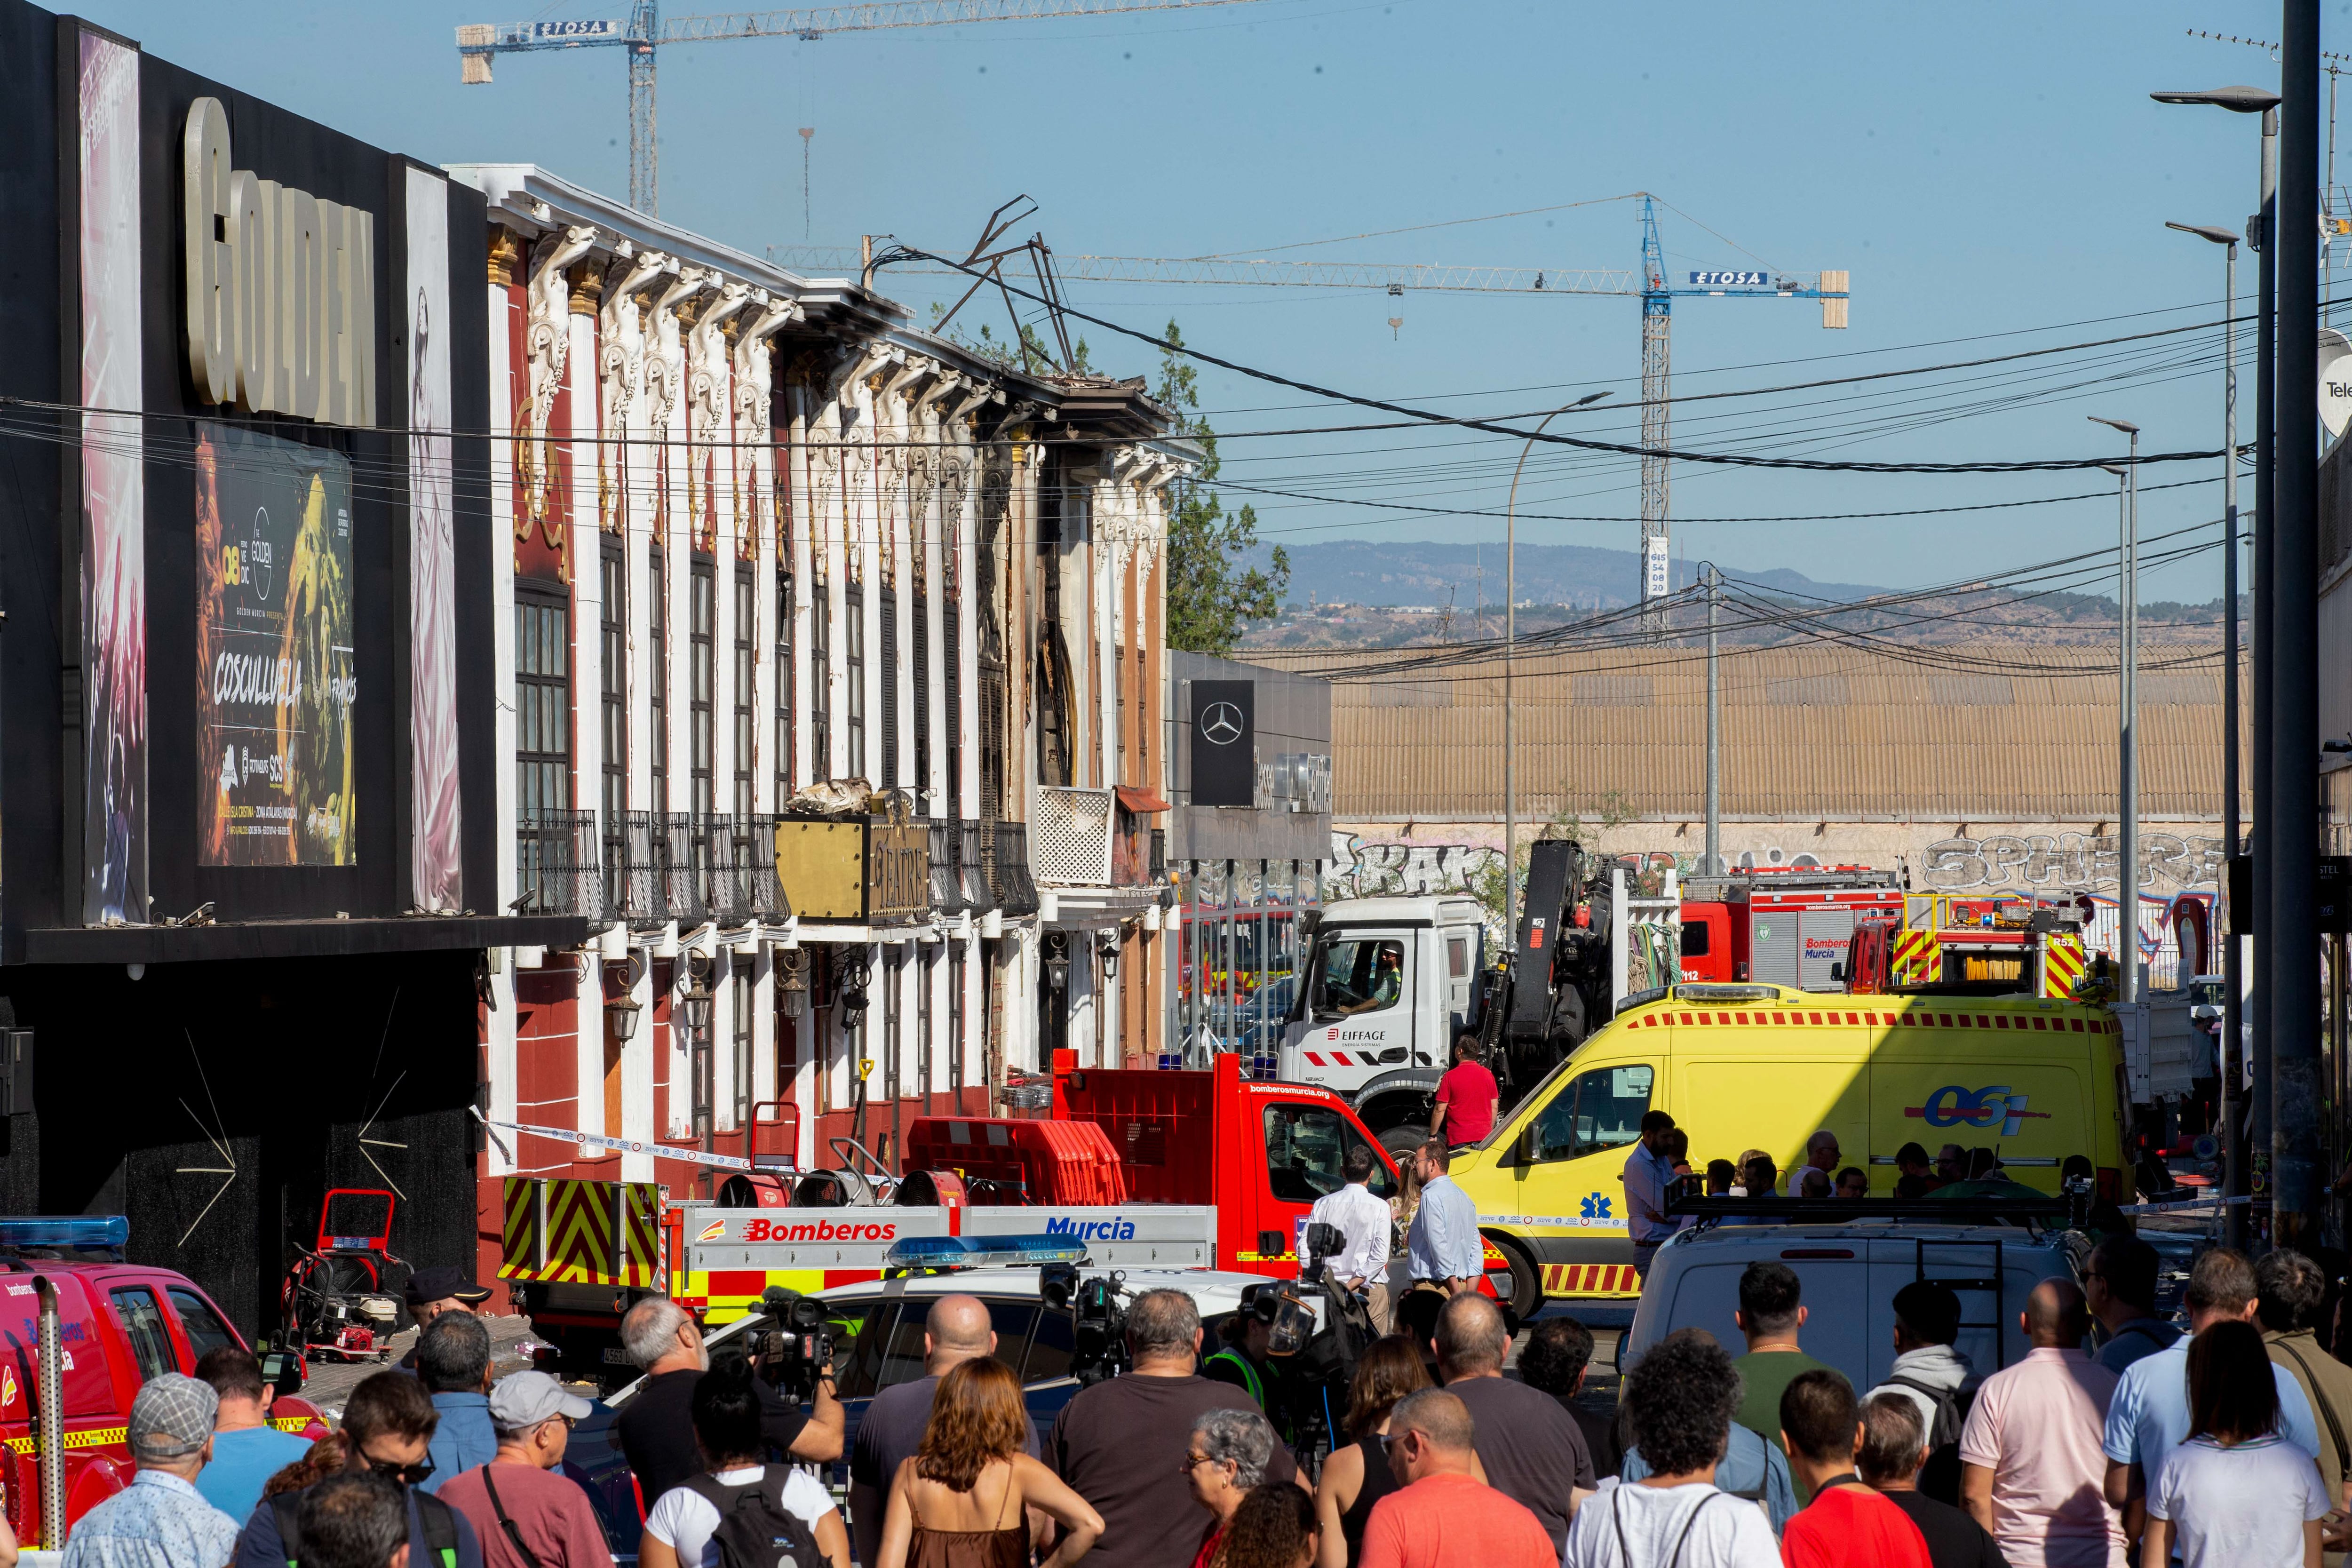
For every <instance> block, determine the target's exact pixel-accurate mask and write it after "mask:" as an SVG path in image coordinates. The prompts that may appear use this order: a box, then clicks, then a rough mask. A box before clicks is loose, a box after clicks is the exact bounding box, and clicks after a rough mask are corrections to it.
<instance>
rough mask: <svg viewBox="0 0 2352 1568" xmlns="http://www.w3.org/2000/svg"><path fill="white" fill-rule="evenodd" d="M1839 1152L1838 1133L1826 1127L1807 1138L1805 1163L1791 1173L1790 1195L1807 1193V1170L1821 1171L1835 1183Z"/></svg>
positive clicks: (1800, 1195)
mask: <svg viewBox="0 0 2352 1568" xmlns="http://www.w3.org/2000/svg"><path fill="white" fill-rule="evenodd" d="M1838 1154H1839V1150H1838V1141H1837V1134H1836V1133H1834V1132H1832V1131H1830V1130H1829V1129H1828V1128H1826V1127H1824V1128H1822V1130H1821V1131H1819V1132H1816V1133H1814V1134H1813V1135H1812V1136H1811V1138H1808V1139H1806V1140H1805V1163H1803V1164H1801V1165H1800V1166H1798V1167H1797V1168H1796V1169H1795V1170H1793V1171H1791V1172H1790V1173H1789V1195H1790V1197H1792V1198H1801V1197H1803V1196H1804V1195H1805V1173H1806V1172H1807V1171H1819V1172H1820V1173H1822V1175H1824V1176H1827V1177H1828V1178H1829V1179H1830V1181H1831V1182H1832V1184H1835V1182H1836V1181H1837V1168H1838Z"/></svg>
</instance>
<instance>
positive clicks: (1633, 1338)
mask: <svg viewBox="0 0 2352 1568" xmlns="http://www.w3.org/2000/svg"><path fill="white" fill-rule="evenodd" d="M2090 1252H2091V1242H2090V1238H2089V1237H2085V1236H2084V1235H2083V1234H2082V1233H2081V1232H2079V1231H2074V1230H2053V1229H2050V1228H2047V1227H2044V1226H2031V1227H2028V1226H2007V1225H1937V1224H1933V1223H1922V1222H1919V1221H1916V1220H1867V1219H1865V1220H1855V1221H1849V1222H1846V1223H1843V1224H1832V1225H1822V1224H1812V1225H1721V1226H1709V1227H1707V1228H1706V1229H1704V1230H1696V1231H1694V1230H1685V1231H1684V1232H1683V1233H1681V1234H1680V1235H1678V1236H1676V1237H1674V1238H1673V1239H1672V1240H1670V1241H1668V1242H1667V1243H1666V1244H1665V1245H1664V1247H1660V1248H1658V1255H1657V1258H1656V1260H1655V1261H1654V1263H1653V1264H1652V1265H1651V1268H1650V1274H1649V1278H1648V1279H1645V1280H1644V1281H1643V1289H1642V1304H1641V1306H1640V1307H1639V1308H1637V1309H1636V1310H1634V1313H1633V1328H1632V1329H1631V1330H1629V1331H1627V1332H1626V1334H1625V1337H1624V1339H1623V1340H1622V1342H1620V1344H1619V1347H1618V1352H1617V1364H1618V1367H1619V1369H1620V1370H1621V1371H1631V1370H1632V1369H1633V1365H1634V1364H1635V1363H1637V1362H1639V1361H1640V1360H1641V1359H1642V1355H1643V1352H1646V1351H1647V1350H1648V1349H1649V1348H1650V1347H1651V1346H1652V1345H1654V1344H1656V1343H1657V1342H1659V1341H1660V1340H1662V1339H1664V1338H1665V1337H1666V1336H1667V1335H1668V1334H1670V1333H1672V1332H1674V1331H1675V1330H1676V1329H1685V1328H1693V1327H1696V1328H1701V1329H1705V1330H1706V1331H1707V1332H1709V1333H1711V1334H1713V1335H1714V1336H1715V1337H1716V1338H1717V1340H1718V1341H1720V1342H1722V1344H1723V1348H1724V1349H1726V1350H1727V1351H1729V1352H1731V1353H1732V1354H1733V1355H1735V1356H1736V1355H1739V1354H1741V1353H1742V1352H1745V1350H1746V1349H1747V1344H1746V1342H1745V1341H1743V1340H1742V1339H1741V1338H1740V1334H1739V1325H1738V1323H1736V1322H1734V1321H1732V1316H1731V1314H1732V1313H1733V1311H1735V1310H1737V1309H1738V1306H1739V1276H1740V1275H1741V1273H1742V1272H1744V1271H1745V1270H1746V1269H1747V1268H1748V1265H1749V1264H1751V1263H1759V1262H1774V1263H1785V1264H1787V1265H1788V1266H1789V1267H1790V1268H1793V1269H1795V1270H1796V1271H1797V1278H1798V1279H1800V1280H1801V1281H1802V1283H1803V1287H1804V1295H1803V1304H1804V1307H1805V1309H1806V1316H1805V1326H1804V1328H1803V1329H1802V1331H1800V1333H1799V1336H1798V1340H1799V1343H1800V1345H1801V1348H1802V1349H1803V1351H1804V1352H1805V1353H1806V1354H1807V1355H1809V1356H1811V1357H1812V1358H1813V1359H1814V1360H1815V1361H1818V1362H1823V1363H1827V1364H1828V1365H1831V1366H1833V1367H1835V1368H1837V1369H1838V1370H1839V1371H1840V1372H1843V1373H1845V1375H1846V1377H1847V1379H1848V1380H1849V1381H1851V1382H1852V1383H1853V1386H1854V1392H1856V1393H1857V1394H1859V1393H1861V1392H1863V1391H1864V1390H1866V1389H1869V1388H1871V1387H1874V1385H1876V1384H1881V1383H1884V1382H1885V1381H1886V1377H1887V1373H1889V1372H1890V1371H1891V1370H1892V1369H1893V1367H1894V1364H1895V1292H1896V1291H1897V1290H1900V1289H1903V1287H1904V1286H1906V1285H1908V1284H1910V1283H1911V1282H1912V1281H1913V1280H1915V1279H1933V1280H1936V1281H1937V1282H1939V1283H1941V1284H1944V1285H1948V1286H1949V1287H1951V1289H1952V1291H1953V1293H1954V1294H1955V1295H1957V1296H1958V1297H1959V1299H1960V1323H1961V1328H1960V1336H1959V1338H1958V1340H1957V1341H1956V1342H1954V1345H1953V1348H1954V1349H1955V1350H1958V1352H1960V1353H1961V1354H1962V1355H1964V1356H1966V1357H1968V1358H1969V1365H1970V1366H1972V1367H1974V1368H1975V1369H1976V1375H1977V1377H1978V1378H1979V1379H1981V1378H1986V1377H1990V1376H1991V1375H1992V1374H1993V1373H1996V1372H1999V1371H2000V1369H2001V1368H2003V1367H2005V1366H2010V1365H2013V1364H2014V1363H2017V1362H2018V1361H2020V1360H2021V1359H2023V1357H2024V1355H2025V1352H2027V1351H2028V1350H2030V1349H2032V1345H2031V1344H2030V1343H2029V1342H2027V1341H2026V1338H2025V1336H2024V1334H2023V1333H2022V1332H2021V1331H2020V1330H2019V1328H2018V1325H2017V1315H2018V1313H2020V1312H2021V1311H2023V1310H2025V1298H2026V1297H2027V1295H2028V1294H2030V1293H2031V1292H2032V1289H2033V1287H2034V1286H2035V1285H2037V1284H2039V1283H2040V1282H2041V1281H2042V1280H2043V1279H2049V1278H2051V1277H2053V1276H2056V1277H2058V1278H2060V1279H2071V1280H2077V1281H2078V1282H2079V1276H2080V1274H2081V1270H2082V1266H2083V1263H2084V1260H2085V1259H2087V1258H2089V1257H2090Z"/></svg>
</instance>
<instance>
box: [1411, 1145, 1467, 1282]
mask: <svg viewBox="0 0 2352 1568" xmlns="http://www.w3.org/2000/svg"><path fill="white" fill-rule="evenodd" d="M1450 1157H1451V1156H1450V1155H1449V1153H1448V1152H1447V1150H1446V1147H1445V1141H1444V1139H1442V1138H1432V1139H1430V1140H1429V1141H1428V1142H1425V1143H1423V1145H1422V1146H1421V1148H1420V1149H1419V1150H1418V1151H1416V1152H1415V1153H1414V1155H1413V1158H1414V1160H1415V1161H1416V1162H1417V1163H1418V1165H1419V1169H1420V1173H1421V1182H1422V1186H1421V1206H1420V1207H1419V1208H1418V1209H1415V1210H1414V1211H1413V1215H1412V1230H1410V1231H1408V1232H1407V1233H1406V1235H1405V1259H1406V1268H1407V1269H1408V1271H1409V1272H1410V1273H1411V1275H1412V1282H1413V1283H1414V1284H1416V1285H1423V1284H1426V1285H1434V1286H1436V1287H1437V1288H1438V1289H1441V1290H1444V1292H1445V1293H1446V1294H1447V1295H1449V1296H1458V1295H1460V1294H1461V1293H1462V1292H1463V1291H1465V1290H1475V1289H1477V1288H1478V1280H1479V1278H1480V1277H1481V1276H1482V1275H1484V1274H1485V1273H1486V1243H1485V1242H1484V1241H1483V1240H1481V1239H1480V1237H1479V1235H1478V1205H1476V1204H1475V1203H1473V1202H1471V1201H1470V1194H1468V1193H1465V1192H1464V1191H1463V1190H1462V1189H1461V1188H1460V1187H1457V1186H1455V1185H1454V1181H1453V1178H1452V1177H1450V1176H1448V1175H1447V1174H1446V1173H1445V1167H1446V1164H1447V1163H1448V1161H1449V1159H1450Z"/></svg>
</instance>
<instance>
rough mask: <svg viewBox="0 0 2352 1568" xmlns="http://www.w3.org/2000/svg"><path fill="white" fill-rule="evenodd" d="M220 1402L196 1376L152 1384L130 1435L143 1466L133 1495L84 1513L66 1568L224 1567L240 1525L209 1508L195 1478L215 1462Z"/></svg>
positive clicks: (134, 1414)
mask: <svg viewBox="0 0 2352 1568" xmlns="http://www.w3.org/2000/svg"><path fill="white" fill-rule="evenodd" d="M219 1409H220V1398H219V1396H218V1395H217V1394H214V1393H213V1391H212V1389H211V1387H210V1386H209V1385H207V1384H202V1383H198V1382H197V1381H196V1380H195V1379H194V1378H193V1377H183V1376H182V1375H181V1374H180V1373H176V1372H167V1373H161V1374H159V1375H157V1376H155V1377H152V1378H149V1379H148V1380H147V1382H146V1384H145V1385H144V1386H142V1388H141V1389H140V1390H139V1394H138V1397H137V1398H135V1399H133V1400H132V1401H131V1420H130V1424H129V1429H128V1431H127V1433H126V1434H125V1435H126V1436H127V1437H128V1439H129V1443H130V1447H131V1461H132V1462H133V1463H134V1464H136V1465H137V1466H138V1467H139V1473H138V1475H137V1476H135V1477H133V1478H132V1479H131V1485H130V1487H129V1489H126V1490H124V1491H121V1492H117V1493H116V1494H115V1495H114V1496H112V1497H110V1498H109V1499H107V1500H105V1501H104V1502H102V1503H100V1504H99V1505H98V1506H97V1507H96V1508H94V1509H91V1510H89V1512H88V1513H86V1514H84V1515H82V1517H81V1520H80V1522H79V1523H77V1524H76V1525H75V1526H74V1527H73V1533H72V1534H71V1535H70V1536H69V1537H68V1538H67V1541H66V1551H65V1568H226V1564H227V1563H228V1561H229V1559H230V1558H232V1557H234V1556H235V1555H236V1521H235V1520H233V1519H231V1518H229V1516H228V1515H226V1514H225V1513H223V1512H222V1511H221V1510H218V1509H216V1508H215V1507H214V1506H213V1505H212V1504H210V1503H208V1502H206V1501H205V1500H204V1497H203V1495H202V1494H201V1493H199V1492H198V1491H197V1490H196V1476H197V1474H198V1473H199V1472H201V1471H202V1470H203V1469H204V1468H205V1465H206V1464H208V1463H209V1462H211V1459H212V1457H213V1417H214V1416H215V1415H216V1414H217V1413H218V1412H219Z"/></svg>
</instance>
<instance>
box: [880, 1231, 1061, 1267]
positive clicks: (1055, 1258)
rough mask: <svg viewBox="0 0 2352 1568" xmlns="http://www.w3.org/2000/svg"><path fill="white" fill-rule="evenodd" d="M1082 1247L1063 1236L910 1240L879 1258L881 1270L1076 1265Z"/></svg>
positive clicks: (958, 1237) (933, 1237) (899, 1244)
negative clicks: (999, 1265)
mask: <svg viewBox="0 0 2352 1568" xmlns="http://www.w3.org/2000/svg"><path fill="white" fill-rule="evenodd" d="M1086 1256H1087V1248H1086V1244H1085V1243H1084V1242H1082V1241H1079V1240H1077V1239H1076V1238H1075V1237H1066V1236H910V1237H906V1238H905V1239H904V1240H901V1241H899V1242H898V1244H896V1245H895V1246H893V1247H891V1248H890V1250H889V1251H888V1252H887V1253H885V1254H883V1256H882V1267H883V1268H981V1267H982V1266H984V1265H989V1264H1013V1265H1019V1264H1024V1263H1025V1264H1040V1263H1077V1262H1081V1261H1083V1260H1084V1259H1085V1258H1086Z"/></svg>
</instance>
